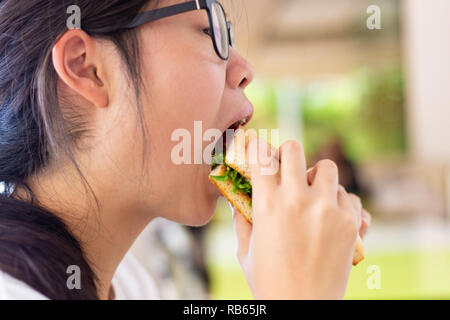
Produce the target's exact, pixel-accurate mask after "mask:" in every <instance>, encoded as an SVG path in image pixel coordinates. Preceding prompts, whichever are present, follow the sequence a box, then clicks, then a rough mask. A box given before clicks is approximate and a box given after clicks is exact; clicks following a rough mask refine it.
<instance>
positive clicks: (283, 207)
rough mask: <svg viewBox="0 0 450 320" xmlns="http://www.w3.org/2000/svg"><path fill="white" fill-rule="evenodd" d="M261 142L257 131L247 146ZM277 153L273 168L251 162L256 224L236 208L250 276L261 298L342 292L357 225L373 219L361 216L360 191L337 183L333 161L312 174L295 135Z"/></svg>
mask: <svg viewBox="0 0 450 320" xmlns="http://www.w3.org/2000/svg"><path fill="white" fill-rule="evenodd" d="M258 141H259V143H260V144H265V143H266V142H264V141H262V140H260V139H259V138H253V139H251V141H250V143H249V150H252V151H254V150H257V147H256V146H257V144H258ZM259 150H261V149H259ZM252 151H251V152H252ZM279 153H280V154H279V161H280V163H279V165H280V170H278V172H277V173H276V174H273V175H263V174H262V172H263V171H262V170H261V169H263V166H262V165H260V164H259V163H253V162H255V161H250V169H251V180H252V193H253V200H252V206H253V213H252V214H253V226H252V225H250V224H249V223H248V222H247V221H246V220H245V219H244V218H243V217H242V216H241V215H240V214H234V222H235V229H236V234H237V241H238V248H237V255H238V259H239V262H240V264H241V267H242V269H243V271H244V273H245V276H246V279H247V282H248V284H249V286H250V288H251V290H252V292H253V295H254V297H255V298H256V299H341V298H343V297H344V293H345V290H346V287H347V280H348V276H349V273H350V269H351V267H352V256H353V250H354V246H355V242H356V238H357V235H358V231H361V234H362V235H364V233H365V232H366V230H367V227H368V225H369V224H370V220H367V218H365V217H362V216H361V213H362V212H363V211H362V208H361V207H360V201H359V198H357V197H356V198H355V197H354V196H351V195H349V194H348V193H347V192H346V191H345V190H344V188H343V187H342V186H339V183H338V171H337V167H336V165H335V164H334V163H333V162H332V161H329V160H322V161H319V162H318V163H317V164H316V166H315V167H314V168H313V169H312V170H311V173H310V174H307V170H306V160H305V155H304V152H303V148H302V146H301V145H300V144H299V143H298V142H294V141H289V142H287V143H285V144H284V145H283V146H281V148H280V149H279ZM271 161H272V164H271V165H273V162H274V161H278V159H276V158H273V157H271ZM308 177H309V179H308ZM364 220H365V222H364V223H362V221H364Z"/></svg>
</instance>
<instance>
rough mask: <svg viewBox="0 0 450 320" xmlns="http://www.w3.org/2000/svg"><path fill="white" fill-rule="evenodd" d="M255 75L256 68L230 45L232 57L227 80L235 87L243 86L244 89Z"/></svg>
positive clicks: (229, 62)
mask: <svg viewBox="0 0 450 320" xmlns="http://www.w3.org/2000/svg"><path fill="white" fill-rule="evenodd" d="M254 77H255V70H253V67H252V66H251V65H250V64H249V63H248V61H247V60H246V59H244V57H242V56H241V55H240V54H239V53H238V52H237V51H236V49H234V48H232V47H230V57H229V61H228V67H227V82H228V85H229V86H230V87H232V88H233V89H237V88H241V89H242V90H244V89H245V88H246V87H247V86H248V85H249V84H250V83H251V82H252V81H253V78H254Z"/></svg>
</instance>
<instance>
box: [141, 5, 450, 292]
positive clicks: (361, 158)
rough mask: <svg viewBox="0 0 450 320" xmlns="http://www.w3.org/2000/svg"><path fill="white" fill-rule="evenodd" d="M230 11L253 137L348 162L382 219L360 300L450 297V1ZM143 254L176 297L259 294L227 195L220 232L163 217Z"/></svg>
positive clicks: (147, 236) (353, 184)
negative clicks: (244, 70)
mask: <svg viewBox="0 0 450 320" xmlns="http://www.w3.org/2000/svg"><path fill="white" fill-rule="evenodd" d="M222 2H223V3H224V5H225V7H226V9H227V12H229V13H230V18H231V19H232V21H233V22H234V23H235V24H236V35H237V43H238V49H239V51H240V53H241V54H242V55H243V56H244V57H246V58H247V59H248V60H249V61H250V63H251V64H252V65H253V67H254V69H255V70H256V78H255V81H254V82H253V83H252V84H251V85H250V86H249V87H248V89H247V91H246V93H247V95H248V97H249V99H250V100H251V101H252V102H253V104H254V106H255V115H254V118H253V120H252V121H251V122H250V124H249V125H248V127H250V128H255V129H262V128H263V129H269V130H270V129H279V130H280V141H279V142H280V143H282V142H284V141H286V140H288V139H297V140H299V141H301V142H302V143H303V145H304V147H305V151H306V153H307V158H308V164H309V166H313V165H314V164H315V162H316V161H317V160H319V159H323V158H329V159H332V160H334V161H335V162H336V163H337V164H338V166H339V169H340V183H341V184H343V185H344V186H345V187H346V188H347V190H349V191H351V192H354V193H356V194H358V195H360V196H361V198H362V199H363V204H364V206H365V207H366V208H367V210H368V211H369V212H370V213H371V214H372V217H373V221H372V227H371V229H370V230H369V233H368V235H367V237H366V239H365V241H364V242H365V246H366V259H365V260H364V261H363V262H362V263H360V264H359V265H358V266H357V267H355V268H353V271H352V273H351V275H350V282H349V287H348V291H347V295H346V298H348V299H396V298H400V299H429V298H438V299H440V298H444V299H450V224H449V218H450V87H449V85H450V60H449V57H450V41H449V39H450V18H448V17H447V15H448V14H447V13H448V12H450V1H448V0H433V1H423V0H403V1H400V0H369V1H366V0H244V1H242V0H239V1H236V0H234V1H232V0H224V1H222ZM269 132H270V131H269ZM267 138H268V140H269V141H270V135H269V136H268V137H267ZM132 250H133V251H134V252H135V253H136V255H137V257H138V258H139V259H140V260H141V262H142V263H143V264H144V265H145V266H146V267H147V268H148V270H149V272H151V273H152V275H153V276H154V277H155V279H156V280H157V284H158V286H159V288H160V290H161V295H162V296H163V297H164V298H173V299H180V298H191V299H208V298H210V299H251V298H252V295H251V293H250V290H249V289H248V287H247V284H246V282H245V278H244V276H243V274H242V272H241V270H240V267H239V264H238V262H237V260H236V258H235V240H234V234H233V228H232V219H231V211H230V208H229V206H228V204H227V203H226V201H224V200H223V199H221V200H220V201H219V205H218V208H217V212H216V214H215V217H214V218H213V220H212V221H211V223H210V224H208V225H207V226H205V227H202V228H186V227H183V226H180V225H177V224H174V223H171V222H168V221H165V220H157V221H155V222H154V223H152V224H151V225H149V227H148V228H147V230H146V231H145V232H144V233H143V234H142V235H141V237H140V238H139V239H138V240H137V241H136V243H135V245H134V247H133V249H132ZM274 276H276V275H274Z"/></svg>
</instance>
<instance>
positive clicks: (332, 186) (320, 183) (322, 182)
mask: <svg viewBox="0 0 450 320" xmlns="http://www.w3.org/2000/svg"><path fill="white" fill-rule="evenodd" d="M314 170H315V171H316V172H315V173H313V175H314V181H313V182H312V187H313V188H316V189H319V190H320V192H322V193H324V194H326V195H328V196H329V197H332V198H333V199H336V195H337V191H338V182H339V178H338V168H337V166H336V164H335V163H334V162H333V161H331V160H320V161H319V162H317V164H316V165H315V168H314V169H313V171H314Z"/></svg>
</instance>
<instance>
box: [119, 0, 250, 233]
mask: <svg viewBox="0 0 450 320" xmlns="http://www.w3.org/2000/svg"><path fill="white" fill-rule="evenodd" d="M179 2H184V1H179V0H178V1H160V3H159V7H165V6H168V5H173V4H176V3H179ZM206 28H209V22H208V15H207V12H206V11H205V10H196V11H191V12H187V13H183V14H179V15H175V16H172V17H168V18H164V19H161V20H157V21H154V22H151V23H148V24H145V25H143V26H141V27H140V28H139V29H138V33H139V39H140V43H141V52H140V54H141V59H142V77H143V82H144V85H145V90H143V94H142V106H143V113H144V118H145V125H146V126H147V129H148V137H147V138H148V141H147V144H148V145H147V147H148V157H149V161H148V162H149V163H148V166H147V168H146V175H142V174H141V171H140V170H141V167H140V164H141V161H142V156H143V155H142V145H140V144H139V142H140V141H141V140H139V138H138V136H137V135H139V134H140V123H139V118H136V117H132V116H129V117H128V116H127V115H125V113H122V114H118V115H117V116H119V117H122V119H123V117H126V119H127V120H126V121H124V122H121V125H120V127H121V128H120V132H121V134H120V135H119V134H118V135H117V137H116V139H115V144H114V145H115V147H114V148H115V149H116V150H115V151H114V153H115V155H114V157H115V159H114V161H115V163H116V164H117V165H118V166H119V167H120V170H121V172H125V173H127V174H126V175H127V176H129V177H134V178H133V179H139V180H140V182H141V183H140V184H137V183H136V182H137V181H136V180H134V181H128V183H129V186H130V189H131V190H129V192H134V193H135V195H136V197H137V198H136V201H137V203H139V207H140V209H141V210H142V211H141V212H142V213H144V214H149V215H150V214H157V215H158V216H162V217H164V218H167V219H170V220H173V221H177V222H180V223H183V224H188V225H202V224H205V223H206V222H208V221H209V219H210V218H211V217H212V214H213V212H214V208H215V205H216V201H217V198H218V196H219V193H218V192H217V191H216V189H215V187H214V186H213V185H212V184H211V183H210V182H209V180H208V174H209V172H210V168H211V166H210V164H208V163H206V162H205V161H204V160H203V159H202V163H201V164H194V153H195V152H196V151H197V152H203V148H205V147H206V146H207V145H209V144H210V143H211V141H203V138H202V136H203V133H204V132H205V131H206V130H208V129H212V128H214V129H218V130H220V132H224V131H225V130H226V129H227V128H229V127H230V126H231V125H232V124H233V123H235V122H237V121H239V120H241V119H244V118H247V119H249V118H250V117H251V115H252V114H253V107H252V105H251V104H250V103H249V102H248V100H247V98H246V97H245V94H244V89H245V87H246V86H247V85H248V84H249V82H251V81H252V79H253V70H252V68H251V67H250V65H249V64H248V63H247V61H245V60H244V59H243V57H241V56H240V55H239V54H238V53H237V52H236V51H235V50H233V49H231V48H230V57H229V59H228V61H224V60H222V59H220V58H219V56H218V55H217V54H216V52H215V50H214V47H213V43H212V40H211V38H210V37H209V36H208V35H207V34H205V33H204V32H203V30H204V29H206ZM121 90H125V89H124V87H123V86H120V88H119V87H118V88H117V92H118V93H117V94H116V97H119V99H120V96H123V97H125V96H129V95H130V92H128V93H127V94H122V93H120V92H123V91H121ZM127 90H129V89H127ZM124 99H125V98H124ZM134 111H135V109H134ZM121 112H123V108H122V111H121ZM195 121H200V122H198V123H197V126H199V124H200V123H201V127H202V128H201V131H200V134H197V135H196V136H195V134H194V122H195ZM180 129H184V130H186V131H185V132H189V134H190V137H191V141H187V140H184V142H186V143H187V144H188V145H189V146H190V147H191V150H189V149H187V150H185V151H186V152H189V151H190V152H191V157H190V159H191V164H180V165H177V164H176V161H174V158H173V156H172V154H173V149H174V147H175V146H177V145H180V142H181V141H182V140H181V139H176V140H175V139H171V137H172V134H173V133H174V132H180ZM194 140H197V141H199V144H198V145H195V142H194ZM195 149H196V150H195ZM175 154H179V153H178V152H176V153H175ZM124 184H127V182H124ZM137 185H139V187H137ZM155 211H156V212H155Z"/></svg>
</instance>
